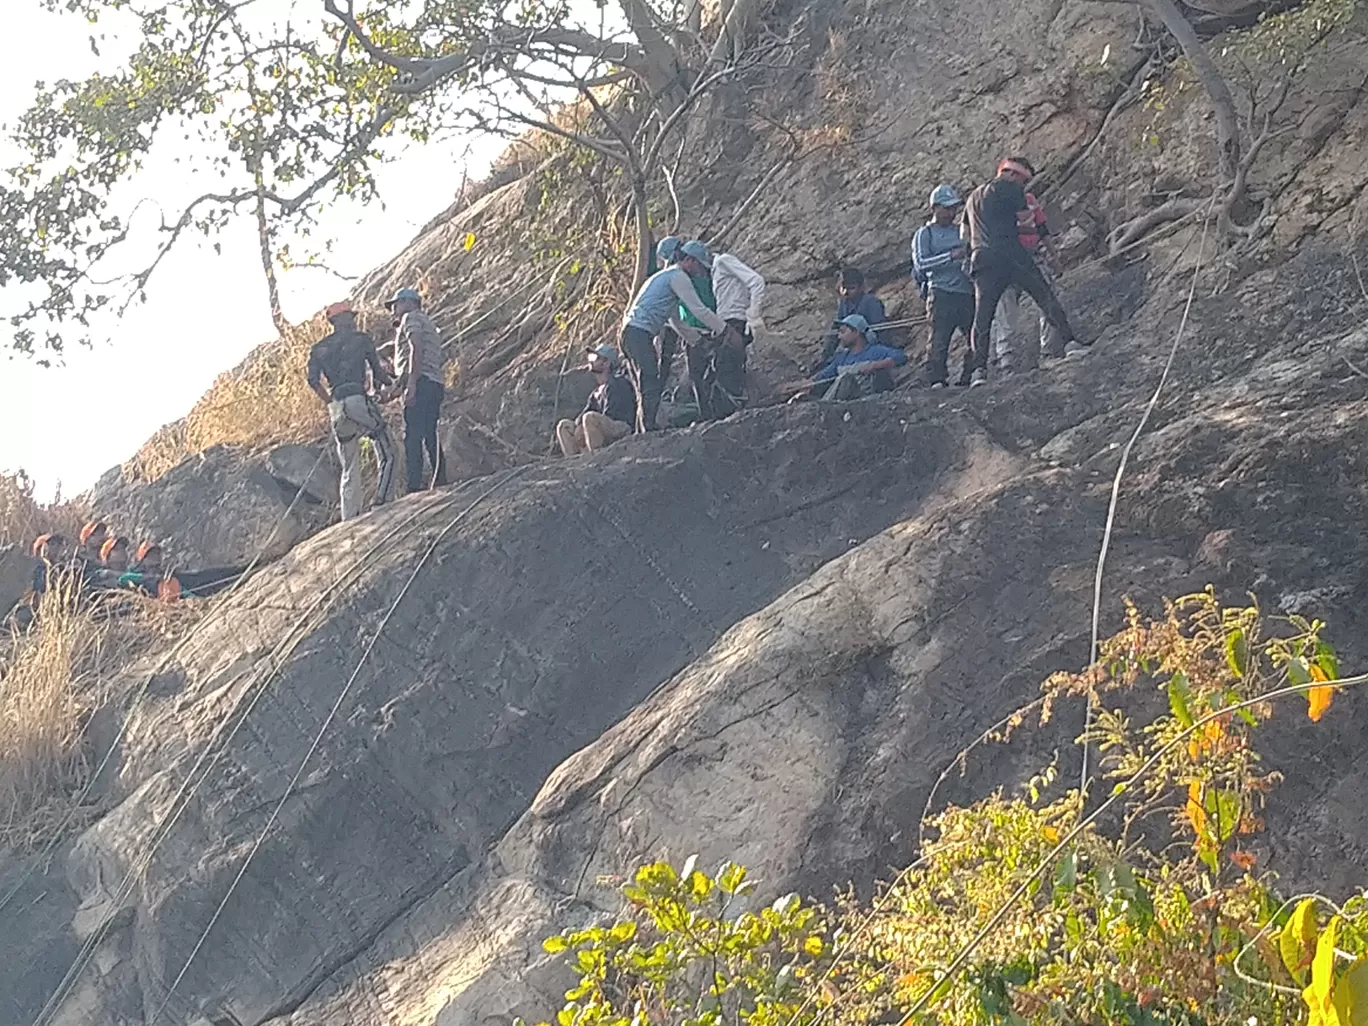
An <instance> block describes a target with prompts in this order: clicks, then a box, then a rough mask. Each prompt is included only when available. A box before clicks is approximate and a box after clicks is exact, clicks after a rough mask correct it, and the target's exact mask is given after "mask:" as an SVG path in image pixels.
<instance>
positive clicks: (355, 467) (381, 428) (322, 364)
mask: <svg viewBox="0 0 1368 1026" xmlns="http://www.w3.org/2000/svg"><path fill="white" fill-rule="evenodd" d="M324 314H325V315H326V316H327V318H328V322H329V323H330V324H331V325H332V327H333V330H332V334H330V335H328V336H327V337H326V338H324V339H323V340H322V341H321V342H319V343H317V344H316V345H315V346H314V347H313V348H312V349H310V350H309V366H308V369H307V371H306V373H307V375H308V379H309V387H310V388H312V389H313V390H314V393H315V394H316V395H317V396H318V398H319V399H321V400H322V401H323V403H324V404H325V405H326V406H327V407H328V419H329V420H330V421H331V422H332V429H333V438H334V439H335V440H336V442H337V458H338V460H339V461H340V462H341V464H342V486H341V498H342V519H343V520H350V519H351V518H352V517H355V516H358V515H359V514H360V513H361V474H360V455H361V439H362V437H366V438H369V439H370V440H371V448H372V449H373V450H374V451H375V458H376V463H377V464H378V470H379V478H378V481H377V483H376V490H375V504H376V505H377V506H380V505H383V504H384V503H386V502H388V501H389V500H390V499H392V498H393V497H394V443H393V442H392V441H390V434H389V428H388V427H386V426H385V419H384V417H383V416H381V414H380V407H379V406H378V405H377V404H376V401H375V396H374V392H375V391H376V390H377V389H379V388H380V386H381V385H385V384H388V383H389V381H390V376H389V374H388V373H387V372H386V371H385V369H384V367H382V366H381V365H380V356H379V354H378V353H376V351H375V342H374V340H373V339H372V338H371V337H370V336H369V335H367V334H366V333H365V332H364V331H362V330H361V329H360V328H358V327H357V325H356V313H355V312H354V311H353V310H352V307H351V304H350V303H347V302H342V303H333V304H332V305H331V306H329V307H328V308H327V309H326V310H325V311H324ZM324 382H326V383H327V385H326V387H324ZM419 455H421V451H420V453H419Z"/></svg>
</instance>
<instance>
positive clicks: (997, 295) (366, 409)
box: [308, 157, 1086, 519]
mask: <svg viewBox="0 0 1368 1026" xmlns="http://www.w3.org/2000/svg"><path fill="white" fill-rule="evenodd" d="M1034 176H1035V169H1034V168H1033V167H1032V165H1031V163H1030V162H1029V161H1028V160H1026V159H1025V158H1023V157H1009V158H1007V159H1005V160H1003V161H1001V162H1000V163H999V165H998V168H997V174H996V176H995V177H994V178H993V179H992V180H991V181H989V182H987V183H986V184H984V185H981V186H980V187H978V188H977V189H975V190H974V191H973V192H972V193H971V194H970V195H969V197H968V199H967V200H963V199H961V196H960V194H959V192H958V190H956V189H955V187H954V186H952V185H948V184H942V185H938V186H937V187H936V188H935V189H934V190H933V191H932V193H931V196H930V199H929V202H928V220H927V222H926V224H925V225H923V226H922V227H921V228H920V229H919V230H918V231H917V232H916V234H915V236H914V237H913V241H912V261H911V265H912V276H913V279H914V281H915V282H916V284H917V286H918V289H919V291H920V294H921V296H922V298H923V300H924V301H925V303H926V312H927V322H928V323H929V338H928V344H927V357H926V366H925V376H924V381H923V383H924V384H925V385H927V386H929V387H931V388H945V387H947V386H948V385H949V384H950V377H949V359H950V349H951V345H952V343H953V341H954V338H955V336H956V335H957V334H958V335H960V336H962V338H963V341H964V343H965V354H964V361H963V369H962V371H961V373H960V375H959V377H958V380H957V384H959V385H960V386H965V387H971V388H972V387H978V386H980V385H983V384H986V383H987V380H988V372H989V367H990V365H994V364H995V365H996V367H997V369H998V371H999V372H1001V373H1007V374H1011V373H1021V372H1025V371H1029V370H1032V369H1034V368H1035V367H1036V366H1038V364H1039V361H1040V359H1041V358H1042V357H1044V358H1053V357H1062V356H1065V355H1068V354H1069V353H1071V352H1076V351H1082V350H1084V349H1085V347H1086V343H1084V342H1082V340H1080V339H1078V338H1077V337H1076V335H1075V333H1074V331H1073V328H1072V326H1071V325H1070V323H1069V319H1068V316H1067V315H1066V314H1065V312H1064V309H1063V307H1062V306H1061V305H1060V303H1059V300H1058V298H1057V297H1056V295H1055V292H1054V288H1053V286H1052V285H1051V283H1050V278H1051V277H1052V276H1053V274H1054V273H1056V272H1055V269H1054V267H1053V259H1052V254H1051V249H1050V244H1049V239H1050V229H1049V224H1048V220H1047V218H1046V216H1045V213H1044V209H1043V207H1042V206H1041V204H1040V203H1039V202H1038V201H1037V199H1036V197H1035V196H1034V195H1032V194H1031V193H1030V192H1028V186H1029V184H1030V181H1031V179H1032V178H1034ZM838 287H839V292H840V297H839V301H838V304H837V308H836V313H835V316H834V317H833V319H832V325H831V330H830V331H829V332H828V333H827V334H826V336H825V337H824V339H823V341H822V349H821V356H820V358H819V359H818V360H817V361H816V363H815V364H814V365H813V366H812V368H811V371H810V374H809V376H808V377H806V378H804V379H802V380H800V381H795V382H790V383H788V384H784V385H781V386H779V388H778V389H777V391H778V393H779V394H780V395H783V396H787V397H789V398H790V400H796V399H805V398H821V399H827V400H837V401H844V400H850V399H858V398H861V397H864V396H867V395H871V394H874V393H877V392H883V391H888V390H890V389H892V388H894V387H895V384H896V382H895V379H894V372H895V371H896V370H898V368H901V367H904V366H905V365H906V364H907V362H908V357H907V353H906V352H905V351H904V350H903V349H902V348H900V347H898V346H895V345H892V344H890V342H889V340H887V339H885V338H884V337H882V336H881V331H882V330H884V329H887V328H889V327H891V325H890V323H889V322H888V319H887V317H886V314H885V310H884V306H883V303H882V302H880V300H879V299H878V298H877V297H876V296H874V295H873V294H872V293H871V292H870V291H869V290H868V289H867V287H866V282H865V278H864V275H863V274H861V273H860V271H859V270H858V269H856V268H846V269H844V270H843V271H842V272H841V274H840V279H839V284H838ZM765 292H766V281H765V278H764V276H763V275H762V274H761V273H760V272H759V271H757V270H755V269H754V268H752V267H750V266H748V265H747V264H746V263H744V262H743V261H742V260H741V259H739V258H738V257H737V256H735V255H734V254H732V253H723V252H720V253H714V252H712V250H711V249H710V248H709V247H708V245H707V244H706V243H704V242H703V241H701V240H697V239H694V240H688V241H685V240H681V239H679V238H676V237H674V236H670V237H668V238H665V239H663V240H661V242H660V243H659V244H658V245H657V246H656V247H655V251H654V253H653V254H651V260H650V262H649V266H648V274H647V276H646V278H645V280H644V282H643V283H642V285H641V286H640V288H639V289H638V290H637V293H636V296H635V297H634V298H633V300H632V302H631V303H630V304H629V305H628V307H627V310H626V312H625V314H624V316H623V320H622V327H621V333H620V336H619V338H618V344H617V345H616V346H613V345H608V344H599V345H594V346H591V347H589V349H588V350H587V357H588V361H587V370H588V371H589V372H590V373H591V374H593V376H594V379H595V385H594V387H593V389H592V391H591V392H590V394H589V398H588V401H587V402H586V404H585V406H584V408H583V410H582V411H581V412H580V414H579V415H578V416H576V417H574V418H567V419H564V420H561V421H560V422H558V423H557V424H556V426H555V442H556V444H557V445H558V446H559V448H560V450H561V452H562V453H563V454H564V455H565V456H575V455H578V454H580V453H584V452H592V451H594V450H597V449H601V448H603V447H604V446H606V445H611V444H613V443H614V442H616V441H619V440H620V439H622V438H625V437H627V436H628V435H629V434H633V433H638V432H650V431H655V430H657V429H658V427H659V426H660V425H658V423H657V418H658V416H659V411H660V407H661V402H662V397H663V396H664V395H665V392H666V388H667V386H668V383H669V379H670V376H671V372H672V367H673V364H674V359H675V356H676V354H677V353H678V352H679V349H680V348H681V346H682V348H683V350H684V356H685V364H686V366H687V368H688V376H689V386H690V389H691V391H692V394H693V400H694V406H695V408H696V411H697V412H696V414H695V416H696V418H697V419H701V420H717V419H721V418H723V417H727V416H729V415H731V414H732V413H735V412H736V411H737V410H739V409H741V408H742V407H743V406H745V405H746V372H747V363H748V353H749V348H750V346H751V344H752V343H753V341H754V339H755V335H756V332H757V331H763V330H765V323H764V316H763V308H764V301H765ZM1026 297H1029V298H1030V299H1032V300H1033V301H1034V302H1035V304H1036V306H1037V307H1038V308H1039V340H1038V342H1037V341H1036V339H1034V338H1032V339H1030V340H1027V341H1024V342H1023V340H1022V338H1021V335H1022V334H1023V333H1022V332H1020V331H1019V330H1018V328H1019V325H1020V321H1021V313H1022V311H1023V300H1024V299H1025V298H1026ZM388 306H389V308H390V310H391V311H392V313H393V315H394V316H393V322H392V323H393V327H394V331H395V336H394V340H393V342H392V343H391V344H390V345H389V346H387V347H384V349H378V348H377V347H376V345H375V342H374V341H373V340H372V339H371V338H370V336H368V335H367V334H365V333H364V332H362V331H361V330H360V329H359V328H358V327H357V319H356V314H355V312H354V310H353V309H352V307H351V305H350V304H349V303H337V304H334V305H333V306H330V307H329V308H328V309H327V310H326V311H325V312H326V314H327V317H328V320H329V321H330V322H331V324H332V326H333V331H332V333H331V334H330V335H328V337H327V338H325V339H323V340H322V341H321V342H319V343H318V344H317V345H316V346H314V348H313V351H312V353H311V354H310V358H309V366H308V377H309V384H310V386H311V387H312V388H313V389H314V391H315V392H316V393H317V394H318V395H319V398H320V399H321V400H322V401H323V402H324V403H326V404H327V406H328V411H329V417H330V420H331V423H332V427H333V434H334V437H335V441H336V444H337V449H338V455H339V459H340V461H341V464H342V486H341V500H342V501H341V505H342V517H343V519H349V518H350V517H353V516H355V515H357V514H358V513H359V512H360V510H361V490H360V476H359V474H358V470H357V468H358V459H359V451H360V440H361V439H362V438H369V439H370V441H371V445H372V448H373V450H374V452H375V454H376V460H377V464H378V485H377V494H376V504H377V505H379V504H382V503H384V502H387V501H388V500H389V499H390V498H392V497H393V493H394V459H395V455H394V446H393V443H392V442H391V440H390V436H389V431H388V428H387V427H386V425H385V421H384V418H383V416H382V414H381V410H380V406H381V404H383V403H385V402H389V401H392V400H395V399H398V398H400V397H402V398H403V404H404V431H405V436H404V456H405V465H406V468H407V477H408V489H409V491H418V490H420V489H423V488H425V487H433V486H436V485H441V484H443V483H445V480H446V467H445V458H444V456H443V453H442V450H441V446H440V443H439V441H438V438H437V424H438V418H439V413H440V407H441V402H442V398H443V395H444V387H443V381H442V342H441V335H440V332H439V331H438V329H437V327H436V325H435V324H434V323H433V321H432V319H431V318H430V317H429V316H428V315H427V314H426V313H425V312H424V311H423V309H422V300H421V297H420V296H419V294H418V292H417V291H416V290H414V289H411V288H404V289H400V290H399V291H398V292H396V293H395V294H394V297H393V298H392V299H391V300H390V301H389V304H388ZM385 349H388V350H390V351H391V354H392V355H391V359H390V360H387V359H386V357H385V355H384V354H385ZM425 451H426V453H427V455H428V457H429V460H430V462H431V468H432V469H431V472H430V474H426V475H425V472H424V471H425V467H424V459H423V457H424V452H425Z"/></svg>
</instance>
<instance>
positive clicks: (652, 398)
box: [622, 247, 736, 431]
mask: <svg viewBox="0 0 1368 1026" xmlns="http://www.w3.org/2000/svg"><path fill="white" fill-rule="evenodd" d="M706 274H707V268H706V267H704V266H703V264H702V263H701V262H700V261H699V260H698V258H697V257H696V256H692V255H689V254H686V253H684V252H683V249H682V247H681V249H680V251H679V262H678V263H677V264H675V265H673V266H671V267H665V268H662V269H661V270H659V271H657V272H656V273H655V274H653V275H651V276H650V277H649V278H647V279H646V281H645V283H644V284H643V285H642V286H641V291H639V292H638V293H637V295H636V298H635V299H634V300H633V301H632V305H631V306H630V307H629V308H628V310H627V313H626V315H625V316H624V317H623V319H622V354H623V356H624V357H626V359H627V363H628V368H629V369H630V371H631V374H632V384H633V386H634V387H635V389H636V393H637V406H638V409H637V425H638V428H639V429H640V430H642V431H654V430H655V429H656V411H657V410H659V409H660V393H661V384H660V381H661V377H660V354H659V353H658V352H657V351H656V336H657V335H659V334H660V333H661V331H662V330H663V329H664V328H665V327H666V326H669V327H670V328H673V329H674V330H675V331H676V332H678V333H679V334H680V335H682V336H684V337H685V338H687V337H689V336H690V334H691V330H692V329H688V330H686V329H685V326H684V324H683V323H682V322H681V321H680V319H679V307H680V305H681V304H682V305H683V306H684V308H685V309H687V310H688V311H689V312H690V313H692V314H693V315H694V316H695V317H697V318H698V320H699V321H700V322H701V323H702V324H703V325H704V326H705V327H706V328H707V329H708V330H709V331H711V332H713V334H715V335H721V336H724V337H726V338H728V339H734V338H735V336H736V331H735V329H734V328H732V327H731V326H730V325H728V324H727V322H726V321H724V320H723V319H722V318H721V317H719V316H718V315H717V314H716V313H714V312H713V311H712V310H709V309H708V307H707V305H706V304H705V303H704V302H703V300H701V299H700V298H699V296H698V292H697V291H696V290H695V289H694V286H693V282H692V281H691V280H690V279H691V277H692V276H694V275H706Z"/></svg>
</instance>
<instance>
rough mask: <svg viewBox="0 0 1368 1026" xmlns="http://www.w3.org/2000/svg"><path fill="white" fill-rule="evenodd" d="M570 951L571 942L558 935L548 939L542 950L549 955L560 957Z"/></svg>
mask: <svg viewBox="0 0 1368 1026" xmlns="http://www.w3.org/2000/svg"><path fill="white" fill-rule="evenodd" d="M569 949H570V942H569V941H568V940H566V939H565V938H564V937H563V936H561V935H560V934H556V935H555V936H554V937H547V938H546V940H544V941H542V950H543V951H545V952H546V953H547V954H548V955H559V954H560V953H561V952H563V951H568V950H569Z"/></svg>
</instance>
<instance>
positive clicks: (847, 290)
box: [812, 267, 888, 373]
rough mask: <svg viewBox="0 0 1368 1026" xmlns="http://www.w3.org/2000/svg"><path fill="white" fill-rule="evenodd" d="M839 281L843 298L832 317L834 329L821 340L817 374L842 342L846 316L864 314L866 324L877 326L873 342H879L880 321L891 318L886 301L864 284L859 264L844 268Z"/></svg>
mask: <svg viewBox="0 0 1368 1026" xmlns="http://www.w3.org/2000/svg"><path fill="white" fill-rule="evenodd" d="M836 284H837V289H838V290H839V291H840V294H841V298H840V301H839V302H837V304H836V316H835V317H833V318H832V319H831V330H830V331H828V332H827V334H826V335H825V337H824V338H823V339H822V358H821V359H820V360H818V361H817V362H816V363H814V364H813V365H812V371H813V372H814V373H815V372H816V371H817V370H819V369H820V368H822V367H825V366H826V365H827V363H829V362H830V360H831V358H832V357H833V356H835V355H836V349H837V348H838V347H839V346H840V344H841V343H840V328H841V322H842V321H844V320H845V319H846V318H847V317H850V316H852V315H855V316H858V317H863V318H864V319H865V323H866V324H870V325H872V326H873V327H874V329H875V331H874V334H872V335H871V336H870V339H869V340H870V342H871V343H873V342H877V341H878V330H877V329H878V327H879V325H880V324H882V323H883V322H884V321H886V320H888V317H887V315H886V314H885V313H884V305H883V300H882V299H880V298H879V297H878V296H876V295H874V294H873V293H872V292H870V291H868V288H867V286H866V285H865V276H864V272H863V271H861V270H860V269H859V268H858V267H847V268H844V269H843V270H842V271H841V276H840V278H838V279H837V283H836Z"/></svg>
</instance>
